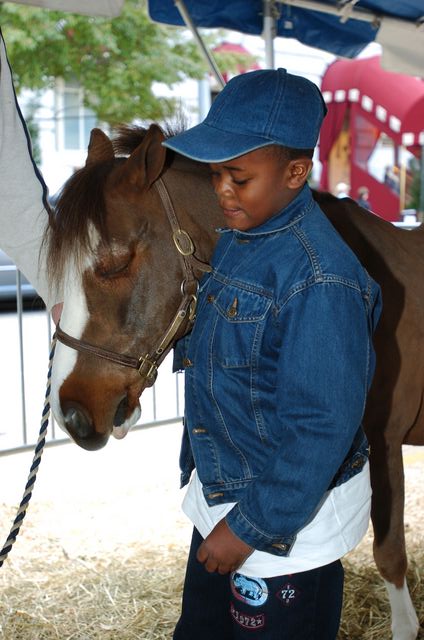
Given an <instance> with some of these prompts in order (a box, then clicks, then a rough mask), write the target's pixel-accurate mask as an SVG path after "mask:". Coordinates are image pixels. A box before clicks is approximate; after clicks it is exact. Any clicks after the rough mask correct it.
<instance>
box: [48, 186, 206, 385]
mask: <svg viewBox="0 0 424 640" xmlns="http://www.w3.org/2000/svg"><path fill="white" fill-rule="evenodd" d="M154 186H155V187H156V189H157V191H158V193H159V197H160V200H161V202H162V205H163V207H164V209H165V212H166V215H167V218H168V221H169V224H170V225H171V229H172V238H173V240H174V244H175V247H176V249H177V251H178V253H179V255H180V256H181V261H182V265H183V271H184V276H185V277H184V279H183V281H182V282H181V294H182V300H181V303H180V306H179V307H178V309H177V312H176V313H175V315H174V317H173V319H172V320H171V322H170V324H169V325H168V327H167V329H166V331H165V333H164V334H163V336H162V338H161V339H160V340H159V343H158V344H157V346H156V347H155V348H154V349H153V350H152V351H151V352H150V353H145V354H144V355H141V356H139V357H138V358H137V357H133V356H128V355H125V354H120V353H116V352H115V351H109V349H104V348H103V347H97V346H95V345H93V344H90V343H88V342H85V341H84V340H79V339H77V338H73V337H72V336H70V335H69V334H67V333H65V331H63V330H62V329H61V328H60V325H59V324H58V325H57V327H56V337H57V339H58V340H59V341H60V342H62V343H63V344H64V345H66V346H67V347H71V349H76V350H77V351H82V352H87V353H91V354H94V355H96V356H99V358H104V359H105V360H109V361H110V362H114V363H115V364H119V365H123V366H124V367H130V368H132V369H137V371H138V373H139V374H140V376H141V378H143V380H144V381H145V382H144V386H145V387H150V386H152V385H153V384H154V382H155V380H156V376H157V370H158V367H159V365H160V363H161V362H162V361H163V359H164V358H165V356H166V354H167V353H168V351H170V349H171V347H172V345H173V343H174V340H175V339H176V337H181V336H182V335H183V334H184V332H185V331H187V329H188V328H189V327H190V325H191V324H192V323H193V321H194V318H195V314H196V305H197V290H198V287H199V282H198V280H197V278H196V277H195V276H194V271H195V270H197V271H203V272H210V271H212V267H211V266H210V265H209V264H207V263H205V262H201V261H200V260H198V259H197V258H196V257H195V255H194V251H195V247H194V244H193V241H192V239H191V238H190V236H189V234H188V233H187V232H186V231H184V230H183V229H181V228H180V226H179V224H178V219H177V216H176V213H175V209H174V206H173V204H172V201H171V198H170V195H169V192H168V190H167V188H166V186H165V183H164V182H163V180H162V178H159V179H158V180H157V181H156V182H155V184H154Z"/></svg>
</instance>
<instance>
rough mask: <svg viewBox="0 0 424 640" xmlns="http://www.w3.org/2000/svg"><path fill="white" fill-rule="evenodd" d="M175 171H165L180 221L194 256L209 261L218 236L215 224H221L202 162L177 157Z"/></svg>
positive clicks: (221, 220)
mask: <svg viewBox="0 0 424 640" xmlns="http://www.w3.org/2000/svg"><path fill="white" fill-rule="evenodd" d="M175 169H176V170H175V171H169V172H167V174H166V182H167V183H168V187H169V189H170V193H171V198H172V195H173V194H175V200H174V198H172V200H173V203H174V206H175V208H176V211H177V215H178V218H179V223H180V225H181V227H182V228H184V230H185V231H187V232H188V233H189V235H190V236H191V237H192V240H193V243H194V245H195V247H196V256H197V257H198V258H199V259H200V260H203V261H206V262H209V260H210V258H211V256H212V252H213V250H214V247H215V244H216V242H217V239H218V234H217V233H216V229H217V227H220V226H222V225H223V222H224V221H223V216H222V211H221V209H220V207H219V205H218V201H217V198H216V195H215V193H214V191H213V188H212V185H211V182H210V176H209V170H208V167H207V166H205V165H201V164H200V163H193V162H190V161H184V159H180V162H179V163H178V164H176V163H175Z"/></svg>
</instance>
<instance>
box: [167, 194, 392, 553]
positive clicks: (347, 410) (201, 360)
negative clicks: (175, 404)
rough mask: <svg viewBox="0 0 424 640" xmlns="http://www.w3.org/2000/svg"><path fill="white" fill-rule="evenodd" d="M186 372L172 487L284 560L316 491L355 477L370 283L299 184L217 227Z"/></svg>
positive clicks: (362, 454)
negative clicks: (262, 212) (189, 490)
mask: <svg viewBox="0 0 424 640" xmlns="http://www.w3.org/2000/svg"><path fill="white" fill-rule="evenodd" d="M212 266H213V271H212V273H210V274H207V275H206V276H204V278H203V279H202V281H201V286H200V292H199V301H198V309H197V317H196V321H195V324H194V328H193V330H192V332H191V334H190V335H189V336H187V337H186V338H185V339H183V340H181V341H180V342H179V343H178V344H177V346H176V351H175V361H174V369H181V368H183V369H184V370H185V419H184V435H183V443H182V449H181V454H180V466H181V471H182V485H184V484H186V483H187V482H188V480H189V478H190V475H191V472H192V470H193V469H194V467H196V469H197V473H198V475H199V478H200V481H201V483H202V485H203V492H204V495H205V498H206V501H207V503H208V504H209V505H210V506H211V505H215V504H219V503H228V502H236V503H237V504H236V505H235V506H234V507H233V509H232V510H231V511H230V512H229V514H228V515H227V516H226V520H227V523H228V525H229V526H230V528H231V529H232V530H233V531H234V533H235V534H236V535H237V536H239V538H241V539H242V540H244V541H245V542H246V543H248V544H250V545H251V546H253V547H254V548H255V549H259V550H262V551H267V552H269V553H273V554H275V555H281V556H284V555H287V554H288V553H289V551H290V549H291V547H292V545H293V543H294V540H295V537H296V533H297V532H298V531H299V530H300V529H301V528H302V527H304V526H305V524H307V523H308V521H310V519H311V518H312V517H313V515H314V513H315V512H316V510H317V507H318V506H319V503H320V502H321V501H322V499H323V497H324V496H325V494H326V492H327V491H328V490H329V489H331V488H332V487H334V486H336V485H337V484H341V483H343V482H345V481H346V480H347V479H348V478H350V477H351V476H352V475H354V474H355V473H357V472H359V471H360V470H361V469H362V467H363V465H364V464H365V462H366V460H367V455H368V447H367V442H366V439H365V436H364V433H363V430H362V426H361V422H362V417H363V413H364V408H365V401H366V397H367V392H368V389H369V386H370V383H371V379H372V375H373V371H374V364H375V355H374V350H373V346H372V334H373V330H374V328H375V325H376V322H377V320H378V317H379V314H380V307H381V303H380V289H379V287H378V285H377V284H376V283H375V282H374V281H373V280H372V279H371V278H370V276H369V275H368V273H367V272H366V271H365V270H364V268H363V267H362V266H361V264H360V263H359V261H358V260H357V258H356V256H355V255H354V254H353V252H352V251H351V250H350V249H349V248H348V247H347V245H346V244H345V243H344V241H343V240H342V239H341V238H340V236H339V235H338V233H337V232H336V231H335V229H334V227H333V226H332V225H331V223H330V222H329V221H328V220H327V218H326V216H325V215H324V213H323V212H322V211H321V209H320V208H319V207H318V205H317V204H316V203H315V202H314V200H313V198H312V194H311V191H310V189H309V187H308V186H307V185H305V187H304V188H303V190H302V191H301V192H300V194H299V195H298V196H297V197H296V198H295V200H293V201H292V202H291V203H290V204H289V205H288V206H287V207H286V208H285V209H284V210H283V211H281V212H280V213H278V214H277V215H275V216H273V217H272V218H270V219H269V220H267V221H266V222H265V223H264V224H262V225H260V226H258V227H256V228H254V229H251V230H249V231H243V232H242V231H237V230H229V229H224V230H221V237H220V239H219V242H218V244H217V247H216V250H215V252H214V255H213V259H212Z"/></svg>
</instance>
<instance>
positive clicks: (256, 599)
mask: <svg viewBox="0 0 424 640" xmlns="http://www.w3.org/2000/svg"><path fill="white" fill-rule="evenodd" d="M230 583H231V591H232V592H233V595H234V596H235V597H236V598H237V600H241V601H242V602H246V604H250V605H251V606H252V607H260V606H261V605H262V604H264V602H266V601H267V599H268V587H267V586H266V582H265V580H263V579H262V578H249V577H247V576H244V575H243V574H241V573H237V572H234V573H232V574H231V580H230Z"/></svg>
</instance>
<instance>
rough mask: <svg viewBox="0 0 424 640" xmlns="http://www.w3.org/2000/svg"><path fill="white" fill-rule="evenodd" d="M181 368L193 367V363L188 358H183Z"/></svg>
mask: <svg viewBox="0 0 424 640" xmlns="http://www.w3.org/2000/svg"><path fill="white" fill-rule="evenodd" d="M183 366H184V368H186V367H192V366H193V363H192V361H191V360H190V358H184V359H183Z"/></svg>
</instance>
